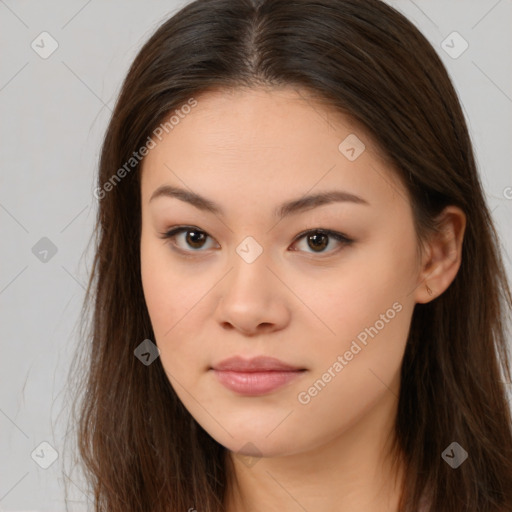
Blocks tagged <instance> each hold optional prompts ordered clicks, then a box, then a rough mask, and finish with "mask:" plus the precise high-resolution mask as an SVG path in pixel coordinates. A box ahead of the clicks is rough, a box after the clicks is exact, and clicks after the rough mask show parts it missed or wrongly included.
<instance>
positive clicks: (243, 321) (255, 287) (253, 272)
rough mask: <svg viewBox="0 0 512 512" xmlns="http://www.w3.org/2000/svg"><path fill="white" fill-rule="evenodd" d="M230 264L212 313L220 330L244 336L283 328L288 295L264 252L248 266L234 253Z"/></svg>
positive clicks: (287, 316) (288, 309) (286, 313)
mask: <svg viewBox="0 0 512 512" xmlns="http://www.w3.org/2000/svg"><path fill="white" fill-rule="evenodd" d="M231 261H232V262H233V265H232V268H231V271H230V272H229V274H228V275H227V276H226V278H225V279H223V280H222V288H221V291H220V294H221V296H220V300H219V302H218V306H217V311H216V316H217V320H218V322H219V323H220V324H221V325H222V327H223V328H224V329H236V330H238V331H240V332H241V333H242V334H244V335H246V336H254V335H257V334H260V333H263V332H266V333H268V332H272V331H274V330H280V329H283V328H284V327H286V325H287V324H288V323H289V321H290V308H289V304H288V300H289V298H290V296H289V292H288V293H287V288H286V286H285V285H284V284H283V282H282V280H281V279H282V278H281V279H280V278H279V277H278V272H276V270H275V269H273V268H271V265H272V263H271V262H270V261H269V259H268V258H267V257H266V255H265V252H263V254H261V255H260V256H259V257H258V258H257V259H256V260H254V261H252V262H251V263H248V262H247V261H245V260H244V259H243V258H242V257H240V256H239V255H238V254H236V253H235V255H234V257H233V258H232V260H231Z"/></svg>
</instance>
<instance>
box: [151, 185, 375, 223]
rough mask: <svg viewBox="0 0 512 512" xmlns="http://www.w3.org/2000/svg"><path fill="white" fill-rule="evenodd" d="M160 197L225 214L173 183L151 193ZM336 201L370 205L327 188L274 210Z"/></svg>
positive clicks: (280, 211) (287, 212)
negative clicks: (172, 198) (174, 199)
mask: <svg viewBox="0 0 512 512" xmlns="http://www.w3.org/2000/svg"><path fill="white" fill-rule="evenodd" d="M158 197H174V198H176V199H179V200H180V201H184V202H185V203H189V204H191V205H192V206H195V207H196V208H198V209H199V210H202V211H207V212H210V213H213V214H215V215H220V216H223V215H224V210H223V209H222V207H221V206H220V205H218V204H217V203H215V202H213V201H211V200H210V199H207V198H205V197H203V196H201V195H199V194H196V193H195V192H192V191H189V190H185V189H182V188H179V187H175V186H172V185H162V186H160V187H158V188H157V189H156V190H155V191H154V192H153V194H152V195H151V197H150V199H149V202H151V201H153V200H154V199H156V198H158ZM336 202H347V203H354V204H361V205H367V206H370V203H368V201H366V200H365V199H363V198H362V197H359V196H356V195H354V194H351V193H349V192H345V191H343V190H327V191H324V192H319V193H317V194H313V195H309V196H304V197H300V198H298V199H292V200H291V201H286V202H285V203H283V204H281V205H279V206H278V207H277V208H276V209H275V210H274V216H275V217H277V218H281V219H282V218H283V217H286V216H288V215H292V214H296V213H300V212H303V211H306V210H311V209H313V208H316V207H318V206H323V205H325V204H330V203H336Z"/></svg>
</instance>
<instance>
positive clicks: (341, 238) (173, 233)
mask: <svg viewBox="0 0 512 512" xmlns="http://www.w3.org/2000/svg"><path fill="white" fill-rule="evenodd" d="M187 231H194V232H196V233H200V234H204V235H206V236H207V237H209V238H212V237H210V235H208V233H206V231H203V230H202V229H199V228H197V227H195V226H177V227H175V228H172V229H170V230H169V231H166V232H165V233H160V238H161V239H164V240H173V239H174V238H176V237H177V236H178V235H179V234H181V233H183V232H185V233H186V232H187ZM309 234H322V235H327V236H329V237H332V238H334V239H335V240H336V241H337V242H340V243H341V244H342V247H340V248H339V249H335V250H332V251H327V252H317V253H315V252H314V251H313V252H308V254H317V255H320V256H321V255H323V254H328V255H330V254H333V253H337V252H339V250H341V248H343V247H344V246H348V245H351V244H352V243H353V242H354V240H353V239H351V238H349V237H347V236H346V235H344V234H343V233H339V232H337V231H332V230H330V229H323V228H314V229H308V230H307V231H302V232H301V233H299V234H298V235H297V236H296V237H295V240H294V241H293V243H294V244H295V243H296V242H298V241H299V240H301V239H302V238H305V237H306V235H309ZM172 245H173V247H172V249H173V250H175V251H177V252H179V253H181V254H184V255H185V256H194V255H195V254H194V253H201V252H205V251H202V250H201V249H197V250H191V251H187V250H185V249H181V248H179V247H177V246H176V244H175V243H174V241H173V242H172Z"/></svg>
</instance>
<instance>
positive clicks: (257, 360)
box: [213, 356, 304, 372]
mask: <svg viewBox="0 0 512 512" xmlns="http://www.w3.org/2000/svg"><path fill="white" fill-rule="evenodd" d="M213 369H214V370H222V371H233V372H264V371H288V372H289V371H298V370H303V369H304V368H299V367H297V366H292V365H289V364H286V363H283V361H280V360H279V359H276V358H275V357H267V356H258V357H253V358H251V359H245V358H243V357H240V356H235V357H230V358H228V359H224V360H223V361H221V362H220V363H218V364H216V365H214V366H213Z"/></svg>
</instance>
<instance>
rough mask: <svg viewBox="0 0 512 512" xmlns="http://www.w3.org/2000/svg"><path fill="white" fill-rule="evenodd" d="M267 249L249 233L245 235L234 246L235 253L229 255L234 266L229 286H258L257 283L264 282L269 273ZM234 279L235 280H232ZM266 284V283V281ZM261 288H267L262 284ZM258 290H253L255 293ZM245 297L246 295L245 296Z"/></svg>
mask: <svg viewBox="0 0 512 512" xmlns="http://www.w3.org/2000/svg"><path fill="white" fill-rule="evenodd" d="M268 256H269V251H268V250H265V249H264V247H263V245H262V244H261V243H259V242H258V241H257V240H256V238H254V237H253V236H251V235H248V236H246V237H245V238H244V239H243V240H242V241H241V242H240V243H239V244H238V245H237V246H236V248H235V253H234V254H233V255H232V256H231V258H230V259H231V261H230V263H231V264H232V265H233V266H234V269H233V275H232V278H231V279H232V282H231V283H230V285H231V286H233V285H234V286H235V287H237V288H238V286H239V285H242V288H243V289H245V286H248V287H249V290H245V291H249V292H250V291H251V290H250V288H251V287H253V288H259V286H258V285H262V284H264V283H266V281H267V279H268V276H267V274H270V272H269V270H268V268H267V265H268V264H269V263H270V262H269V259H268ZM233 281H236V282H233ZM267 284H268V283H267ZM263 288H268V287H267V286H264V287H263ZM257 292H258V290H256V289H255V290H254V293H257ZM246 298H247V297H246Z"/></svg>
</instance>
